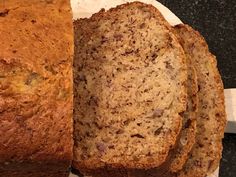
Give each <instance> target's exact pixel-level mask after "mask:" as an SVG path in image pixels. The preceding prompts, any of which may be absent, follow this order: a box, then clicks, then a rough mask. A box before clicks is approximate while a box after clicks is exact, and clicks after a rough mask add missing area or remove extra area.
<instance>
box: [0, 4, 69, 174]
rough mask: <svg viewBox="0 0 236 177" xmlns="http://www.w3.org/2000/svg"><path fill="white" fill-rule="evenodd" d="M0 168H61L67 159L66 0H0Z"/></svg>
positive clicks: (67, 12)
mask: <svg viewBox="0 0 236 177" xmlns="http://www.w3.org/2000/svg"><path fill="white" fill-rule="evenodd" d="M0 14H1V15H0V24H1V28H0V39H1V42H0V49H1V52H0V83H1V84H0V134H1V138H0V171H7V172H9V173H10V171H12V170H14V171H25V172H28V171H47V170H48V171H60V170H61V171H66V170H67V169H68V168H69V166H70V164H71V160H72V148H73V140H72V135H73V125H72V122H73V121H72V109H73V107H72V106H73V104H72V103H73V96H72V94H73V93H72V91H73V89H72V82H73V80H72V59H73V27H72V13H71V8H70V3H69V0H50V1H38V0H31V1H28V0H9V1H1V2H0Z"/></svg>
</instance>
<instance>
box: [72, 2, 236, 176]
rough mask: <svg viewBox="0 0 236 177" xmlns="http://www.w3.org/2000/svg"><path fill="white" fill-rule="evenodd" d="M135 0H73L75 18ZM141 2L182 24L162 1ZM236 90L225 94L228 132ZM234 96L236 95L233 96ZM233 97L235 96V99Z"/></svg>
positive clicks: (233, 127) (235, 129)
mask: <svg viewBox="0 0 236 177" xmlns="http://www.w3.org/2000/svg"><path fill="white" fill-rule="evenodd" d="M132 1H135V0H71V6H72V11H73V18H74V19H77V18H85V17H90V16H91V15H92V14H94V13H96V12H98V11H99V10H101V9H102V8H105V9H106V10H107V9H109V8H111V7H116V6H117V5H120V4H123V3H126V2H132ZM139 1H140V2H144V3H147V4H152V5H153V6H155V7H156V8H158V10H159V11H160V12H161V13H162V15H163V16H164V17H165V19H166V20H167V21H168V22H169V23H170V24H171V25H172V26H174V25H177V24H181V23H182V22H181V20H180V19H179V18H178V17H177V16H176V15H175V14H174V13H173V12H171V11H170V10H169V9H168V8H167V7H165V6H164V5H162V4H161V3H159V2H157V1H156V0H139ZM235 93H236V90H235V89H226V90H225V96H226V106H227V108H226V111H227V114H228V118H229V120H230V121H229V123H228V126H227V130H228V132H234V133H236V125H235V124H236V122H235V121H236V120H235V115H236V112H235V111H236V104H235V101H236V94H235ZM233 96H234V97H233ZM232 98H235V100H233V99H232ZM218 174H219V168H218V169H217V170H216V171H215V173H214V174H212V175H210V176H209V177H218ZM70 177H77V176H76V175H73V174H70Z"/></svg>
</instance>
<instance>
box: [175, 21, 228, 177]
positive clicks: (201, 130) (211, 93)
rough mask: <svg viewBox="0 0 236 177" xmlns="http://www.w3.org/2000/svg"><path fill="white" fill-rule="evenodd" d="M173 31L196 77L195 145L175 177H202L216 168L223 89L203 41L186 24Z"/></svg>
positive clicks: (223, 118) (223, 119) (221, 132)
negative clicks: (187, 55) (179, 40)
mask: <svg viewBox="0 0 236 177" xmlns="http://www.w3.org/2000/svg"><path fill="white" fill-rule="evenodd" d="M175 30H176V32H177V33H178V34H179V36H180V38H181V44H182V46H183V48H184V50H185V52H186V53H188V54H189V55H190V56H191V59H192V63H193V66H194V67H195V68H196V72H197V78H198V89H199V90H198V97H199V105H198V113H197V133H196V143H195V144H194V146H193V149H192V151H191V153H190V156H189V158H188V160H187V163H186V164H185V166H184V168H183V169H182V170H181V171H180V172H179V173H178V174H177V176H181V177H187V176H189V177H190V176H191V177H192V176H193V174H194V177H204V176H207V175H210V174H212V173H213V172H214V171H215V170H216V168H217V167H218V166H219V163H220V159H221V155H222V138H223V136H224V128H225V125H226V113H225V104H224V87H223V83H222V80H221V77H220V74H219V71H218V69H217V61H216V57H215V56H214V55H212V54H211V53H210V51H209V49H208V46H207V43H206V41H205V40H204V38H203V37H202V36H201V35H200V34H199V32H197V31H195V30H194V29H192V28H191V27H190V26H188V25H178V26H176V27H175Z"/></svg>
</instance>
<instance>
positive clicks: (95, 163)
mask: <svg viewBox="0 0 236 177" xmlns="http://www.w3.org/2000/svg"><path fill="white" fill-rule="evenodd" d="M128 6H130V7H132V6H133V7H134V8H137V9H139V8H142V9H143V10H146V11H148V12H151V13H150V14H151V15H152V16H155V18H156V19H157V20H159V21H158V23H160V25H163V26H164V27H165V29H166V30H167V31H168V35H170V37H171V39H172V40H173V41H172V42H173V44H174V45H175V47H176V49H178V51H179V53H181V57H180V58H181V61H180V63H181V66H182V67H183V68H182V71H181V72H183V75H182V87H181V89H180V95H181V96H180V100H179V101H180V102H181V104H180V105H179V106H178V107H176V109H178V113H182V112H183V111H184V110H185V109H186V88H185V87H186V85H185V84H186V63H185V62H186V61H185V55H184V52H183V49H182V47H181V46H180V45H179V43H178V41H177V39H176V37H175V35H174V34H172V33H171V32H170V31H171V27H170V25H169V24H168V23H167V22H166V21H165V20H164V18H163V17H162V15H161V14H160V12H159V11H158V10H157V9H156V8H154V7H153V6H151V5H146V4H143V3H139V2H135V3H127V4H124V5H120V6H118V7H116V8H113V9H111V10H109V11H107V12H105V11H104V10H102V11H100V12H99V13H97V14H95V15H93V16H92V17H91V18H90V19H80V20H78V21H77V22H75V24H74V25H75V28H76V25H77V24H79V23H80V22H81V21H85V22H87V21H88V22H89V21H92V22H93V23H96V21H99V19H100V18H104V19H107V18H109V16H110V15H111V14H113V13H117V12H118V11H119V10H121V9H124V8H127V7H128ZM85 22H81V23H82V24H83V23H85ZM92 22H91V23H92ZM87 24H88V23H87ZM80 25H81V24H80ZM79 27H80V26H78V28H79ZM82 27H83V28H84V29H86V30H84V31H86V33H88V34H89V32H88V31H89V30H90V29H87V28H88V27H87V26H86V25H84V26H82ZM75 33H76V31H75ZM75 36H76V37H77V35H75ZM181 119H182V117H181V116H179V117H178V118H176V121H177V122H176V127H175V129H174V132H175V135H173V137H175V138H174V139H173V141H172V142H171V143H170V144H171V145H170V146H169V148H168V149H167V150H166V151H165V152H163V157H162V158H160V157H158V159H157V158H154V161H153V162H152V163H151V162H147V160H146V159H145V158H143V160H141V161H139V163H137V162H133V161H130V160H129V159H127V160H125V157H124V160H123V162H122V164H120V163H112V164H110V165H111V167H114V168H119V169H124V168H132V167H133V168H134V167H135V168H141V169H147V168H151V167H157V166H159V165H161V164H162V163H163V162H164V161H165V160H166V157H167V155H168V152H169V150H170V149H172V148H173V147H174V144H175V142H176V138H177V135H178V134H179V132H180V130H181ZM178 120H180V121H178ZM75 144H76V142H75ZM75 154H76V153H75ZM101 164H102V165H101ZM73 166H74V167H75V168H77V169H80V170H82V171H83V170H84V171H89V170H94V169H99V168H101V167H103V166H109V165H108V164H106V163H101V162H100V160H98V159H96V157H94V158H91V159H90V160H86V161H85V160H84V161H78V160H76V158H75V160H74V162H73Z"/></svg>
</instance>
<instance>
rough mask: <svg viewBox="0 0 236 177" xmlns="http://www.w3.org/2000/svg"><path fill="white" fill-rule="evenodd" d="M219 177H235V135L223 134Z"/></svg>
mask: <svg viewBox="0 0 236 177" xmlns="http://www.w3.org/2000/svg"><path fill="white" fill-rule="evenodd" d="M223 145H224V149H223V157H222V160H221V167H220V177H236V134H225V138H224V141H223Z"/></svg>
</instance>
